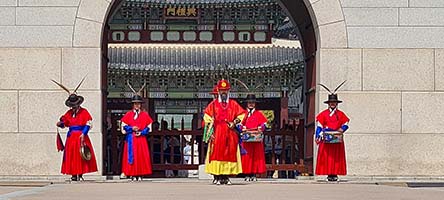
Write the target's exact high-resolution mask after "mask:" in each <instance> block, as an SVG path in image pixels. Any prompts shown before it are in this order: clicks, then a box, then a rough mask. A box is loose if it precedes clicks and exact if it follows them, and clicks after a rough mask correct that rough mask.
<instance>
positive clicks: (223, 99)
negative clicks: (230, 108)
mask: <svg viewBox="0 0 444 200" xmlns="http://www.w3.org/2000/svg"><path fill="white" fill-rule="evenodd" d="M220 98H221V99H222V101H223V102H227V99H228V94H227V93H222V94H220Z"/></svg>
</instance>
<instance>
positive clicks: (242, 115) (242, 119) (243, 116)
mask: <svg viewBox="0 0 444 200" xmlns="http://www.w3.org/2000/svg"><path fill="white" fill-rule="evenodd" d="M237 118H238V119H240V121H244V118H245V113H242V114H240V115H239V116H237Z"/></svg>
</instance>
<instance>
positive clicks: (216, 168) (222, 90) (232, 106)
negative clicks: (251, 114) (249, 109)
mask: <svg viewBox="0 0 444 200" xmlns="http://www.w3.org/2000/svg"><path fill="white" fill-rule="evenodd" d="M217 90H218V93H219V96H218V99H216V100H213V101H212V102H211V103H210V104H209V105H208V106H207V108H206V109H205V114H204V121H205V124H213V129H214V132H213V134H212V135H211V136H210V141H209V145H208V148H209V150H208V152H207V157H206V165H205V172H206V173H208V174H213V175H214V176H215V178H216V181H215V183H216V184H218V185H219V184H231V182H230V180H229V178H228V176H229V175H237V174H240V173H242V164H241V155H240V146H239V134H238V132H237V131H236V125H237V124H239V123H240V122H242V120H243V118H244V116H245V111H244V110H243V109H242V107H241V106H240V105H239V104H238V103H237V102H236V101H235V100H232V99H230V98H229V90H230V84H229V83H228V81H226V80H224V79H222V80H220V81H219V82H218V84H217Z"/></svg>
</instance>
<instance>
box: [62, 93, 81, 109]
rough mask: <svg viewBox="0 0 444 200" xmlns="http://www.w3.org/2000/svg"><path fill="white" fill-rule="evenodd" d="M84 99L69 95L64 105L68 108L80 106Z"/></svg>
mask: <svg viewBox="0 0 444 200" xmlns="http://www.w3.org/2000/svg"><path fill="white" fill-rule="evenodd" d="M83 100H84V98H83V97H82V96H80V95H77V94H70V95H69V97H68V99H66V101H65V105H66V106H68V107H76V106H80V105H81V104H82V103H83Z"/></svg>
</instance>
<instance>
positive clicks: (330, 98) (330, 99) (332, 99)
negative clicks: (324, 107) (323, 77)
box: [319, 80, 347, 104]
mask: <svg viewBox="0 0 444 200" xmlns="http://www.w3.org/2000/svg"><path fill="white" fill-rule="evenodd" d="M346 81H347V80H345V81H344V82H342V83H341V84H339V85H338V87H336V89H335V90H333V92H332V91H331V90H330V89H329V88H328V87H327V86H325V85H323V84H319V85H320V86H322V87H323V88H325V90H327V91H328V92H329V93H330V94H328V100H327V101H324V103H326V104H328V103H332V102H336V103H342V101H341V100H339V99H338V94H336V92H337V91H338V90H339V88H340V87H341V86H342V85H344V83H345V82H346Z"/></svg>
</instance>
